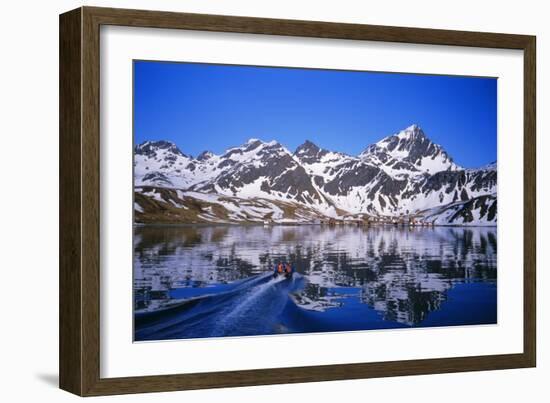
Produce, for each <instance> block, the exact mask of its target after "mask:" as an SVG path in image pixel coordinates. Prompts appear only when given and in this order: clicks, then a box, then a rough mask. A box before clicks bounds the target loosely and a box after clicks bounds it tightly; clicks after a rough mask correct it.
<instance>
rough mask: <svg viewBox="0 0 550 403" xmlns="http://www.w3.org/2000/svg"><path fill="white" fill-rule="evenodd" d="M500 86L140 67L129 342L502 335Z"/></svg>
mask: <svg viewBox="0 0 550 403" xmlns="http://www.w3.org/2000/svg"><path fill="white" fill-rule="evenodd" d="M402 65H403V66H404V67H406V61H405V60H404V61H403V63H402ZM497 84H498V79H497V78H496V77H478V76H452V75H435V74H414V73H410V72H406V71H404V72H378V71H356V70H333V69H320V68H315V69H313V68H302V67H284V66H249V65H230V64H209V63H192V62H185V61H177V62H176V61H155V60H133V105H132V107H133V122H132V124H133V147H134V149H133V206H128V208H129V209H130V208H132V209H133V312H132V314H133V324H134V328H133V330H134V335H133V336H134V342H145V341H163V340H177V339H202V338H213V337H245V336H257V337H258V336H262V337H265V336H274V335H289V334H303V333H309V334H312V333H326V332H352V331H377V330H389V329H418V328H428V327H430V328H431V327H443V326H482V325H496V324H497V239H498V236H497V235H498V234H497V217H498V214H497ZM128 204H129V203H128ZM411 331H414V330H411Z"/></svg>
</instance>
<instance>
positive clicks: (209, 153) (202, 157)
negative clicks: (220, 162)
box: [197, 150, 214, 161]
mask: <svg viewBox="0 0 550 403" xmlns="http://www.w3.org/2000/svg"><path fill="white" fill-rule="evenodd" d="M213 156H214V153H213V152H212V151H208V150H205V151H203V152H202V153H200V154H199V155H198V156H197V161H206V160H209V159H210V158H212V157H213Z"/></svg>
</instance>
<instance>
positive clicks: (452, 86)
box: [134, 61, 497, 167]
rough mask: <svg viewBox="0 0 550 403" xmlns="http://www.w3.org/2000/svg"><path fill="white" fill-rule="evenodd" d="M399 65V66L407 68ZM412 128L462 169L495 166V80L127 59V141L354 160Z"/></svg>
mask: <svg viewBox="0 0 550 403" xmlns="http://www.w3.org/2000/svg"><path fill="white" fill-rule="evenodd" d="M404 68H406V65H405V66H404ZM413 123H416V124H418V125H420V127H422V129H423V130H424V132H425V133H426V135H427V136H428V137H429V138H431V139H432V140H433V141H434V142H436V143H438V144H440V145H442V146H443V147H444V148H445V149H446V150H447V152H449V154H450V155H451V156H452V157H453V158H454V160H455V161H456V162H457V163H458V164H460V165H462V166H464V167H477V166H480V165H484V164H487V163H489V162H492V161H495V160H496V142H497V80H496V79H494V78H475V77H453V76H429V75H417V74H395V73H371V72H350V71H334V70H310V69H289V68H271V67H249V66H225V65H211V64H192V63H165V62H148V61H135V62H134V136H135V142H136V144H139V143H141V142H143V141H146V140H170V141H173V142H174V143H176V144H177V145H178V147H179V148H180V149H181V150H182V152H184V153H186V154H192V155H195V156H196V155H197V154H199V153H200V152H202V151H204V150H210V151H213V152H215V153H218V154H219V153H222V152H223V151H225V150H226V149H227V148H229V147H231V146H236V145H240V144H242V143H244V142H245V141H246V140H248V139H249V138H252V137H253V138H260V139H262V140H265V141H269V140H277V141H279V142H280V143H281V144H283V145H285V146H286V147H287V148H289V149H290V150H291V151H293V150H294V149H295V148H296V147H297V146H298V145H300V144H301V143H303V142H304V141H305V140H306V139H308V140H311V141H313V142H314V143H316V144H317V145H318V146H320V147H323V148H327V149H330V150H334V151H341V152H345V153H348V154H351V155H357V154H358V153H360V152H361V151H362V150H363V149H365V148H366V147H367V146H368V145H369V144H371V143H373V142H376V141H378V140H380V139H381V138H383V137H385V136H387V135H390V134H393V133H396V132H398V131H399V130H401V129H403V128H405V127H407V126H410V125H411V124H413Z"/></svg>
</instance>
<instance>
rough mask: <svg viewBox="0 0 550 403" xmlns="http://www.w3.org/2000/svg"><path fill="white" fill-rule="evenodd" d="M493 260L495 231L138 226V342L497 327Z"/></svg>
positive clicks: (135, 264)
mask: <svg viewBox="0 0 550 403" xmlns="http://www.w3.org/2000/svg"><path fill="white" fill-rule="evenodd" d="M279 261H284V262H290V263H291V264H292V265H293V266H294V267H295V268H296V270H297V274H296V275H294V276H293V278H292V279H273V277H272V275H271V274H272V271H273V267H274V266H275V264H276V263H277V262H279ZM496 263H497V236H496V228H458V227H437V228H395V227H374V228H363V227H353V226H345V227H324V226H323V227H321V226H273V227H262V226H197V227H167V226H164V227H161V226H158V227H153V226H146V227H136V228H135V230H134V298H135V305H134V307H135V339H136V340H162V339H180V338H200V337H219V336H245V335H263V334H277V333H302V332H326V331H349V330H369V329H387V328H400V327H427V326H450V325H474V324H491V323H496V316H497V287H496V279H497V267H496Z"/></svg>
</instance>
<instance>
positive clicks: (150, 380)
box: [59, 7, 536, 396]
mask: <svg viewBox="0 0 550 403" xmlns="http://www.w3.org/2000/svg"><path fill="white" fill-rule="evenodd" d="M102 25H120V26H132V27H149V28H171V29H184V30H202V31H216V32H233V33H252V34H269V35H285V36H302V37H316V38H335V39H352V40H358V41H364V40H368V41H381V42H400V43H414V44H434V45H449V46H455V45H456V46H470V47H481V48H499V49H519V50H523V52H524V100H523V105H524V111H523V114H524V132H523V136H524V150H523V152H524V228H523V231H524V245H523V248H524V249H523V250H524V267H523V279H524V290H523V295H524V306H523V310H524V326H523V342H524V348H523V353H521V354H504V355H489V356H468V357H454V358H440V359H420V360H406V361H391V362H374V363H359V364H356V363H354V364H341V365H323V366H309V367H292V368H276V369H255V370H240V371H228V372H211V373H193V374H174V375H158V376H140V377H127V378H101V377H100V315H99V312H100V310H99V309H100V307H99V293H100V277H99V245H100V236H101V234H100V229H99V228H100V225H99V220H100V214H99V205H100V172H99V165H100V164H99V161H100V147H99V138H100V136H99V131H100V127H99V111H100V104H99V103H100V101H99V99H100V97H99V91H100V84H99V72H100V64H99V54H100V49H99V47H100V41H99V35H100V26H102ZM535 52H536V50H535V37H534V36H527V35H510V34H497V33H482V32H460V31H447V30H435V29H419V28H401V27H389V26H373V25H356V24H340V23H329V22H314V21H295V20H276V19H265V18H250V17H230V16H220V15H201V14H185V13H171V12H159V11H142V10H122V9H109V8H95V7H81V8H78V9H75V10H73V11H70V12H67V13H65V14H62V15H61V16H60V88H59V90H60V251H59V258H60V275H59V281H60V294H59V299H60V344H59V351H60V356H59V359H60V387H61V388H62V389H64V390H66V391H69V392H72V393H75V394H77V395H80V396H94V395H111V394H121V393H140V392H160V391H171V390H188V389H201V388H218V387H233V386H248V385H265V384H280V383H296V382H315V381H328V380H342V379H358V378H371V377H373V378H374V377H388V376H401V375H417V374H435V373H449V372H459V371H481V370H496V369H507V368H524V367H533V366H535V363H536V347H535V346H536V310H535V301H536V295H535V266H536V261H535V255H536V250H535V248H536V216H535V214H536V213H535V207H536V205H535V203H536V197H535V196H536V181H535V178H536V171H535V166H536V164H535V154H536V148H535V120H536V119H535V103H536V96H535V89H536V85H535V82H536V81H535V60H536V56H535Z"/></svg>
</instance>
